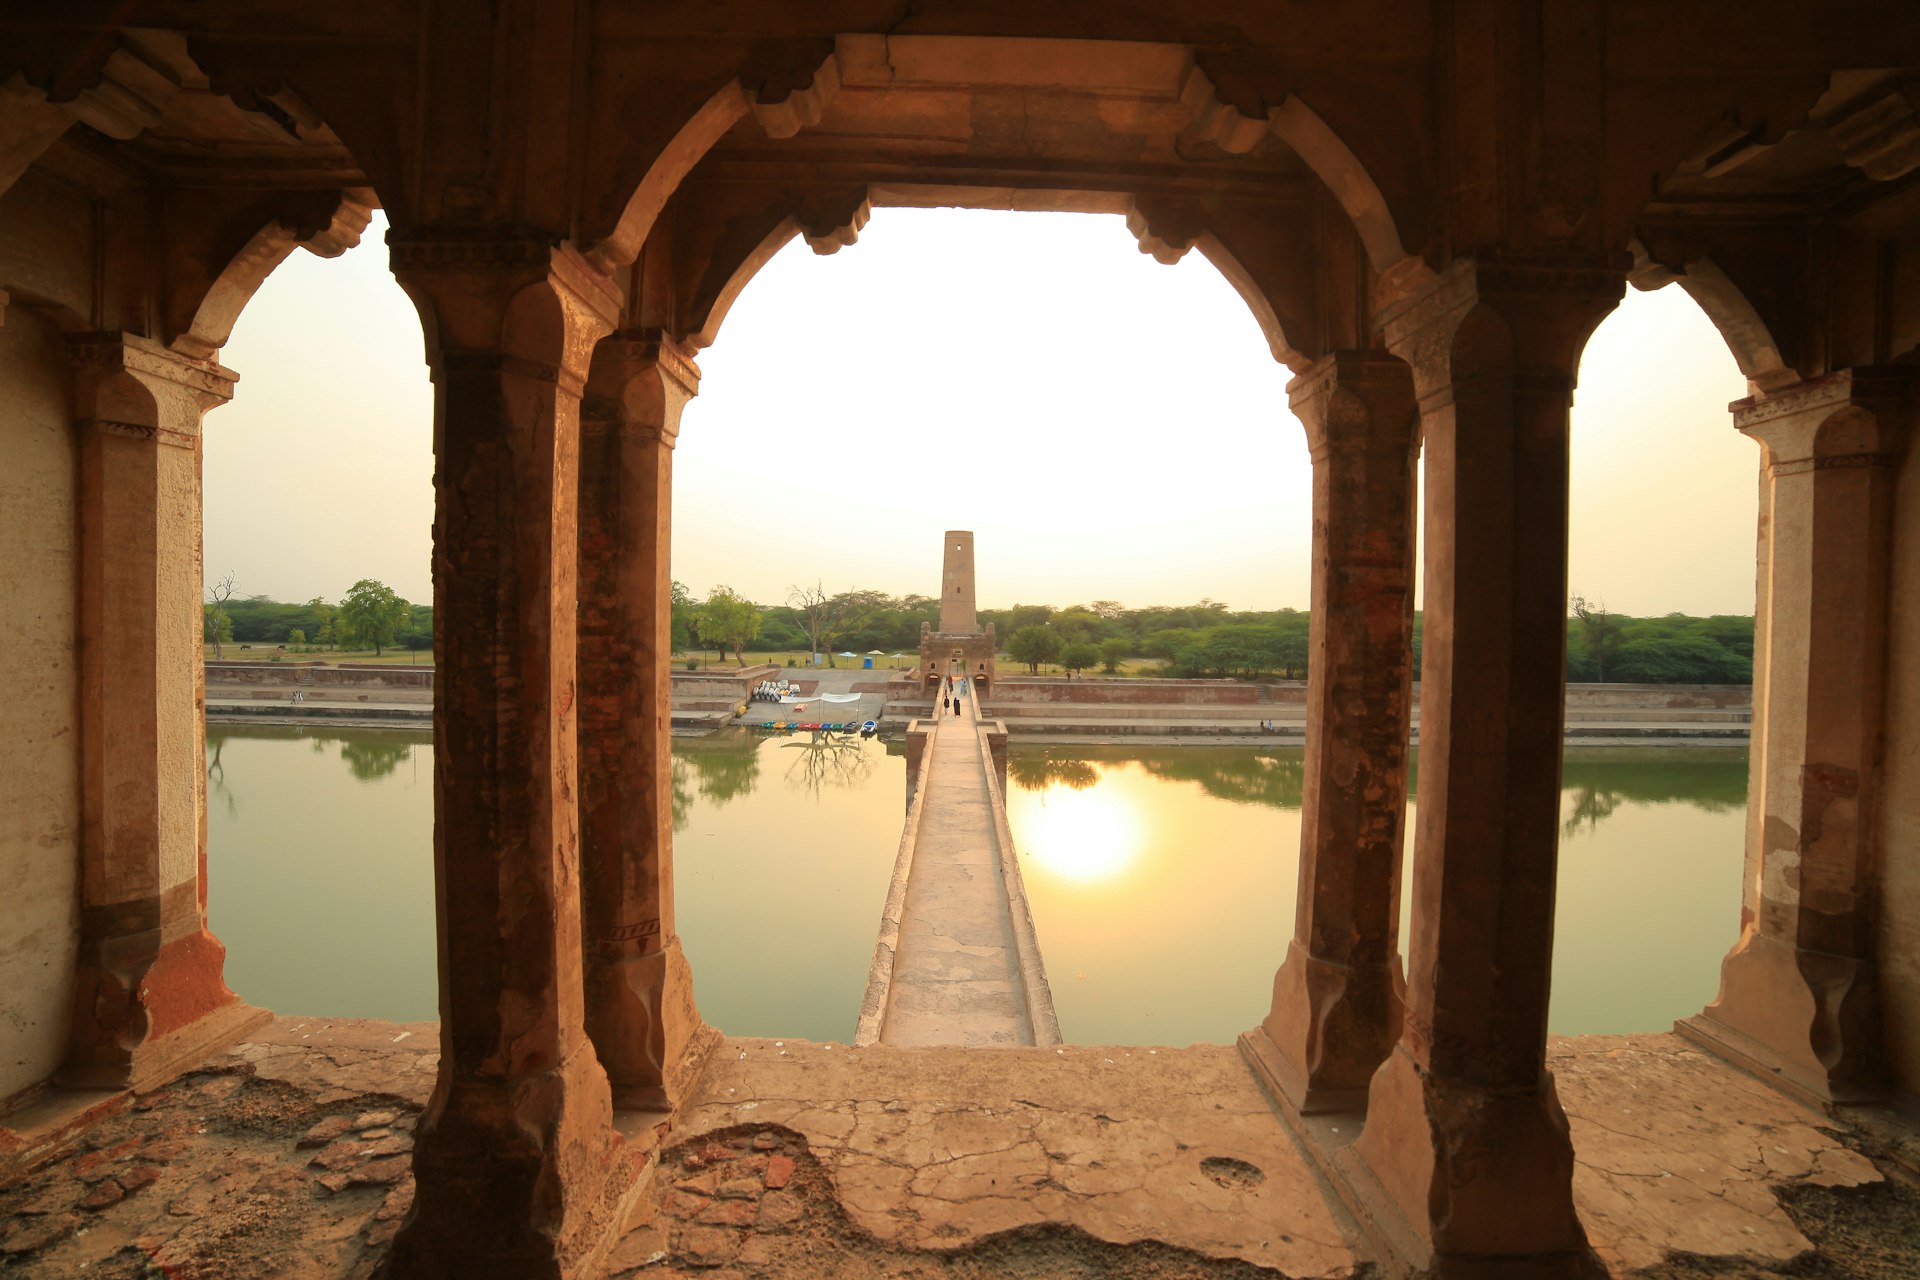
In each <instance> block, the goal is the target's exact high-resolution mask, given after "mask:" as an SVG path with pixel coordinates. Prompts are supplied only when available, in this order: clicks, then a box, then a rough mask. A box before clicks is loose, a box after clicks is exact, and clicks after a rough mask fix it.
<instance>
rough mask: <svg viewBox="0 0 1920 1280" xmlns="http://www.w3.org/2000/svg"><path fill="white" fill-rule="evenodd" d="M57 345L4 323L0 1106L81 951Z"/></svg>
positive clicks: (39, 1055)
mask: <svg viewBox="0 0 1920 1280" xmlns="http://www.w3.org/2000/svg"><path fill="white" fill-rule="evenodd" d="M0 208H4V205H0ZM3 221H4V219H0V222H3ZM4 239H5V232H4V231H0V240H4ZM59 341H60V340H59V337H58V335H57V334H56V333H54V332H53V330H52V329H51V328H50V327H48V326H45V325H43V324H41V323H39V322H37V321H36V320H35V319H34V318H33V317H32V316H29V315H26V314H24V313H22V312H21V311H20V310H19V309H18V308H15V309H13V311H12V314H10V315H7V316H6V317H5V323H4V324H0V370H3V371H4V373H3V374H0V377H3V378H4V381H5V383H6V386H7V394H6V395H4V396H0V456H3V457H5V458H6V463H5V465H4V466H0V546H5V547H6V548H7V554H6V555H5V556H0V597H4V598H5V600H6V601H7V607H6V608H5V609H4V610H0V688H4V689H5V690H6V691H7V696H6V697H4V698H0V742H5V743H6V744H7V745H8V748H9V752H10V754H9V755H8V763H7V767H6V768H5V769H4V770H0V883H4V884H5V885H6V886H7V889H6V904H7V905H6V908H5V910H0V1034H3V1035H4V1036H5V1049H4V1052H0V1100H3V1099H5V1098H7V1097H8V1096H10V1095H12V1094H15V1093H18V1092H19V1091H20V1090H22V1089H25V1088H27V1087H29V1086H31V1085H33V1084H35V1083H37V1082H38V1081H40V1080H42V1079H44V1078H45V1077H46V1076H47V1075H49V1074H50V1073H51V1072H52V1071H53V1070H54V1068H55V1067H57V1066H58V1065H59V1063H60V1058H61V1054H62V1052H63V1050H64V1048H65V1040H66V1033H67V1011H68V1008H69V1005H70V1004H71V1001H72V999H73V994H72V990H73V974H74V957H75V955H76V952H77V948H78V944H79V935H78V932H77V930H76V921H77V916H78V908H77V906H76V900H77V886H76V878H77V873H78V870H79V865H80V855H79V838H80V788H79V734H78V733H77V732H76V728H75V725H74V705H75V702H76V700H77V698H78V680H79V673H78V658H77V651H76V648H75V644H74V634H75V626H76V622H77V619H76V617H75V611H76V602H77V599H78V592H77V590H76V588H75V581H74V578H75V573H76V572H77V567H78V559H77V555H76V547H75V528H76V522H75V513H74V493H75V485H76V477H75V470H74V468H75V457H74V448H73V431H72V428H71V426H70V425H69V423H70V420H71V418H72V409H71V406H70V405H69V403H68V390H67V386H68V384H67V360H66V353H65V352H64V351H63V350H62V349H61V347H60V345H59Z"/></svg>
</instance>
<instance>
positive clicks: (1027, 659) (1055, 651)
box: [1007, 606, 1060, 676]
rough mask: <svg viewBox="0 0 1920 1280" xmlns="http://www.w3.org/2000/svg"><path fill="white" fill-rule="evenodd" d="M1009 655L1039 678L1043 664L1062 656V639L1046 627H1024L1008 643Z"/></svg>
mask: <svg viewBox="0 0 1920 1280" xmlns="http://www.w3.org/2000/svg"><path fill="white" fill-rule="evenodd" d="M1015 607H1016V608H1017V607H1018V606H1015ZM1007 653H1008V654H1009V655H1011V656H1012V658H1013V660H1014V661H1015V662H1024V663H1026V664H1027V670H1028V671H1029V672H1030V673H1031V674H1033V675H1036V676H1037V675H1039V674H1040V664H1041V663H1043V662H1052V661H1053V660H1054V659H1055V658H1057V657H1059V656H1060V637H1059V636H1058V635H1056V634H1054V633H1053V632H1052V631H1050V630H1048V629H1047V628H1046V627H1044V626H1026V627H1022V628H1020V629H1019V630H1018V631H1016V632H1014V633H1013V636H1012V638H1011V639H1009V640H1008V641H1007Z"/></svg>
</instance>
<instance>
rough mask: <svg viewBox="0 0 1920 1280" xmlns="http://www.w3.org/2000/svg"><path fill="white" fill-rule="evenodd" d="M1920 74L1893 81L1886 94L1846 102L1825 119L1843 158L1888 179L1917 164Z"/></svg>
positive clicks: (1919, 164)
mask: <svg viewBox="0 0 1920 1280" xmlns="http://www.w3.org/2000/svg"><path fill="white" fill-rule="evenodd" d="M1917 103H1920V79H1913V78H1905V79H1901V80H1896V81H1895V82H1893V84H1892V85H1891V86H1888V87H1887V91H1886V92H1884V93H1870V94H1867V95H1866V96H1864V97H1861V98H1856V99H1855V100H1854V101H1852V102H1849V103H1847V104H1846V105H1845V106H1843V107H1842V108H1840V110H1839V111H1837V112H1835V113H1834V114H1833V115H1831V116H1828V117H1827V119H1826V121H1825V124H1826V129H1827V135H1828V136H1829V137H1831V138H1832V139H1833V141H1834V144H1835V145H1836V146H1838V147H1839V148H1840V154H1841V155H1842V156H1843V157H1844V158H1845V159H1846V162H1847V163H1848V164H1850V165H1852V166H1853V167H1854V168H1856V169H1858V170H1860V172H1862V173H1864V174H1866V175H1867V176H1868V177H1869V178H1874V179H1877V180H1879V181H1881V182H1891V181H1893V180H1894V179H1895V178H1903V177H1905V176H1906V175H1907V174H1909V173H1911V172H1913V171H1914V169H1916V168H1920V113H1916V110H1915V107H1916V104H1917Z"/></svg>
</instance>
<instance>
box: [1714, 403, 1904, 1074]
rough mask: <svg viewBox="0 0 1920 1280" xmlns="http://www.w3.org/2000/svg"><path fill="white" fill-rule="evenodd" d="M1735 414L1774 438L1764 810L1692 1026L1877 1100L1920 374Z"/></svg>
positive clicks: (1717, 1043) (1764, 1066)
mask: <svg viewBox="0 0 1920 1280" xmlns="http://www.w3.org/2000/svg"><path fill="white" fill-rule="evenodd" d="M1733 413H1734V423H1735V425H1736V426H1737V427H1738V428H1739V429H1740V430H1741V431H1743V432H1745V433H1746V434H1747V435H1749V436H1752V437H1753V438H1754V439H1755V440H1757V441H1759V442H1760V444H1761V446H1762V450H1763V457H1762V461H1761V468H1762V484H1761V502H1762V508H1761V510H1762V524H1763V529H1764V531H1765V536H1764V537H1763V539H1762V541H1761V550H1762V559H1761V564H1760V596H1761V598H1762V600H1764V601H1765V607H1764V608H1763V609H1762V610H1761V612H1760V615H1759V618H1758V623H1759V629H1760V635H1759V636H1758V637H1757V639H1758V641H1759V643H1757V644H1756V646H1755V659H1756V662H1755V667H1754V682H1755V685H1756V690H1755V692H1756V695H1757V696H1756V698H1755V709H1756V717H1757V718H1756V721H1755V724H1754V734H1753V747H1752V750H1753V757H1754V761H1753V787H1752V793H1751V794H1750V795H1749V796H1748V798H1747V805H1748V809H1749V812H1750V813H1751V815H1752V820H1751V821H1750V822H1749V824H1748V846H1747V861H1746V885H1745V894H1744V896H1743V901H1742V904H1741V913H1740V916H1741V918H1740V940H1739V941H1738V942H1737V943H1736V944H1735V946H1734V948H1733V950H1732V952H1731V953H1729V954H1728V956H1727V958H1726V961H1725V963H1724V964H1723V965H1722V967H1721V972H1720V994H1719V997H1718V998H1717V999H1716V1000H1715V1001H1714V1002H1713V1003H1712V1004H1710V1005H1708V1006H1707V1008H1706V1010H1705V1011H1704V1012H1702V1013H1701V1014H1699V1015H1698V1016H1696V1017H1693V1018H1688V1019H1685V1020H1684V1021H1682V1022H1681V1023H1680V1024H1679V1028H1678V1029H1679V1030H1680V1032H1681V1033H1682V1034H1683V1035H1685V1036H1687V1037H1688V1038H1689V1039H1692V1040H1694V1041H1695V1042H1697V1043H1699V1044H1701V1045H1703V1046H1705V1047H1706V1048H1708V1049H1710V1050H1712V1051H1713V1052H1715V1053H1718V1054H1720V1055H1721V1056H1723V1057H1726V1058H1728V1059H1730V1060H1732V1061H1733V1062H1735V1063H1737V1064H1739V1065H1741V1066H1743V1067H1745V1068H1746V1069H1748V1070H1749V1071H1752V1072H1753V1073H1754V1074H1755V1075H1757V1076H1759V1077H1760V1078H1761V1079H1763V1080H1768V1081H1771V1082H1773V1083H1775V1084H1777V1085H1779V1086H1781V1087H1782V1088H1784V1089H1786V1090H1787V1091H1788V1092H1790V1093H1793V1094H1795V1095H1796V1096H1798V1097H1800V1098H1801V1099H1802V1100H1803V1101H1806V1102H1810V1103H1813V1104H1815V1105H1825V1104H1829V1103H1836V1102H1842V1103H1844V1102H1860V1101H1866V1100H1869V1099H1872V1098H1874V1097H1877V1096H1880V1095H1881V1093H1882V1092H1883V1091H1884V1088H1885V1080H1884V1077H1883V1062H1882V1060H1881V1012H1880V1002H1879V994H1878V985H1879V984H1878V977H1877V971H1876V969H1877V966H1876V961H1875V956H1874V939H1875V933H1876V929H1877V915H1878V905H1879V870H1878V865H1879V855H1878V850H1877V849H1875V848H1874V835H1875V826H1874V823H1873V820H1872V814H1873V813H1874V810H1875V808H1876V805H1877V803H1878V797H1877V796H1876V794H1875V789H1876V788H1877V786H1878V785H1879V781H1880V778H1881V774H1882V770H1883V764H1884V755H1885V738H1884V723H1883V718H1884V713H1885V701H1886V646H1887V610H1888V605H1889V593H1890V590H1891V578H1890V564H1889V561H1890V557H1891V544H1890V531H1891V521H1892V511H1893V499H1894V481H1895V472H1896V470H1897V468H1898V465H1899V462H1900V459H1901V456H1902V455H1903V453H1904V452H1905V449H1906V445H1907V439H1908V436H1909V433H1910V431H1911V422H1912V417H1913V404H1912V400H1911V399H1910V383H1909V381H1908V379H1907V377H1906V375H1905V374H1904V373H1903V372H1901V371H1893V370H1862V369H1847V370H1841V371H1840V372H1838V373H1834V374H1830V375H1828V376H1827V377H1824V378H1820V379H1817V380H1816V381H1813V382H1809V383H1802V384H1800V385H1798V386H1794V387H1790V388H1787V389H1785V390H1783V391H1777V392H1773V393H1771V394H1768V395H1765V396H1759V397H1755V398H1753V399H1749V400H1742V401H1739V402H1738V403H1736V404H1735V405H1734V406H1733Z"/></svg>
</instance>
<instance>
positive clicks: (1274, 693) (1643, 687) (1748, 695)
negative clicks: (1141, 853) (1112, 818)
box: [988, 676, 1753, 710]
mask: <svg viewBox="0 0 1920 1280" xmlns="http://www.w3.org/2000/svg"><path fill="white" fill-rule="evenodd" d="M1413 687H1414V691H1415V693H1416V695H1417V694H1418V692H1419V689H1420V685H1419V682H1418V681H1416V682H1415V683H1414V686H1413ZM1306 696H1307V686H1306V683H1305V682H1304V681H1297V680H1285V681H1275V682H1272V683H1261V684H1254V683H1245V682H1242V681H1237V680H1101V679H1098V678H1095V679H1091V680H1062V679H1057V678H1052V677H1039V678H1036V677H1033V676H1002V677H1001V679H1000V683H999V685H998V686H997V687H996V688H995V689H994V690H993V692H992V694H991V695H990V697H989V698H988V701H989V702H991V703H993V704H994V705H996V706H999V705H1005V704H1009V703H1060V702H1070V703H1080V704H1110V705H1119V706H1149V705H1150V706H1167V705H1191V706H1216V707H1217V706H1247V705H1252V704H1255V703H1304V702H1305V701H1306ZM1752 705H1753V690H1752V688H1751V687H1750V686H1748V685H1744V684H1740V685H1716V684H1571V685H1568V686H1567V706H1568V708H1569V709H1574V710H1593V709H1604V708H1610V707H1617V708H1620V709H1621V710H1673V709H1683V708H1720V709H1729V710H1731V709H1737V708H1744V707H1750V706H1752Z"/></svg>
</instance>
